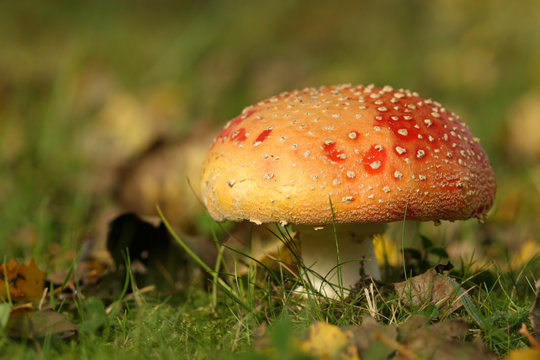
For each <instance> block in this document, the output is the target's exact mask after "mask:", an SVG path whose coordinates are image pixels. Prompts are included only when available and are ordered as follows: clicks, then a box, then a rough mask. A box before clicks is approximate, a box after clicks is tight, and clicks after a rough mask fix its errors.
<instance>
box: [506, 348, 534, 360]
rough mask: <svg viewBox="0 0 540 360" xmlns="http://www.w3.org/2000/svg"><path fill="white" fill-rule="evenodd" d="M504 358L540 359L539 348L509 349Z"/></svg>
mask: <svg viewBox="0 0 540 360" xmlns="http://www.w3.org/2000/svg"><path fill="white" fill-rule="evenodd" d="M506 360H540V350H539V349H532V348H531V349H520V350H514V351H511V352H510V353H509V354H508V357H507V358H506Z"/></svg>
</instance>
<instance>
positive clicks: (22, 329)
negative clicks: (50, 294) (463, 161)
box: [6, 304, 77, 339]
mask: <svg viewBox="0 0 540 360" xmlns="http://www.w3.org/2000/svg"><path fill="white" fill-rule="evenodd" d="M76 330H77V325H76V324H74V323H72V322H70V321H69V320H68V319H67V318H66V317H65V316H64V315H63V314H60V313H58V312H56V311H53V310H51V309H44V310H39V311H35V310H33V306H31V304H25V305H24V306H20V307H14V308H13V309H12V310H11V314H10V316H9V321H8V323H7V326H6V331H7V334H8V335H9V336H12V337H23V338H31V339H32V338H39V337H44V336H47V335H51V334H65V335H72V334H73V332H74V331H76Z"/></svg>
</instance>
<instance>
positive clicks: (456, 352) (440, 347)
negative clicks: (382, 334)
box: [395, 315, 497, 360]
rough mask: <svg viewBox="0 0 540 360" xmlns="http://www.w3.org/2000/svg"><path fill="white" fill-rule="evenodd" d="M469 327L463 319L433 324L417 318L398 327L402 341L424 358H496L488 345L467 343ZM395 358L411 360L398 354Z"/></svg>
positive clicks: (477, 342) (421, 317)
mask: <svg viewBox="0 0 540 360" xmlns="http://www.w3.org/2000/svg"><path fill="white" fill-rule="evenodd" d="M468 330H469V325H468V323H467V322H465V321H463V320H460V319H452V320H448V321H444V322H439V323H435V324H431V323H430V321H429V319H428V318H426V317H424V316H422V315H416V316H413V317H412V318H410V319H409V320H407V322H405V323H404V324H402V325H401V326H399V337H398V340H399V342H400V343H401V344H402V345H403V346H405V347H406V348H407V349H408V350H409V351H410V352H412V353H414V354H415V355H416V356H418V357H419V358H421V359H437V360H446V359H448V360H450V359H496V358H497V357H496V356H495V354H493V353H492V352H491V351H489V350H488V349H487V348H486V346H485V345H484V344H483V343H482V342H481V341H479V340H478V339H475V340H473V341H466V339H465V336H466V335H467V334H468ZM395 359H410V357H408V356H405V355H404V354H398V355H397V356H396V357H395Z"/></svg>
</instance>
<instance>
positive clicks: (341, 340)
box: [300, 322, 360, 360]
mask: <svg viewBox="0 0 540 360" xmlns="http://www.w3.org/2000/svg"><path fill="white" fill-rule="evenodd" d="M352 337H353V334H352V332H350V331H347V330H342V329H341V328H339V327H338V326H336V325H332V324H329V323H326V322H318V323H315V324H313V325H311V326H310V328H309V335H308V337H307V339H306V340H304V341H303V342H302V343H301V344H300V348H301V349H302V351H304V352H305V353H307V354H309V355H311V356H313V357H315V358H316V359H336V358H338V359H342V360H360V357H359V356H358V350H357V348H356V346H354V345H353V343H352Z"/></svg>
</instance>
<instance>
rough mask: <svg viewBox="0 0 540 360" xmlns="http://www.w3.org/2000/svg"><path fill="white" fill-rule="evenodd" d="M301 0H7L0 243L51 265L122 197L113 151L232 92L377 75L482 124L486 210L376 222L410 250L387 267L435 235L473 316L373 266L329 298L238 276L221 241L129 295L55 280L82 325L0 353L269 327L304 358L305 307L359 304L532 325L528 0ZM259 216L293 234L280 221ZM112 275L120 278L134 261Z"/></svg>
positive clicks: (489, 335) (291, 281)
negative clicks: (367, 275)
mask: <svg viewBox="0 0 540 360" xmlns="http://www.w3.org/2000/svg"><path fill="white" fill-rule="evenodd" d="M307 5H308V4H307V3H305V2H303V1H298V2H288V1H280V2H277V3H274V4H272V6H270V5H262V4H256V3H255V2H249V1H238V2H235V3H227V4H225V3H221V2H217V1H209V2H205V3H196V4H189V3H187V2H186V3H183V2H178V3H174V4H172V3H171V4H168V3H167V2H163V3H160V4H157V5H153V6H151V7H150V6H148V5H145V3H144V2H136V3H134V4H130V5H128V4H124V3H122V2H119V3H115V4H111V3H110V2H106V1H86V2H82V3H80V4H71V3H69V4H68V3H65V2H62V1H57V2H53V3H50V4H47V6H45V5H43V4H40V3H39V2H35V1H34V2H30V3H24V4H23V3H20V2H11V1H6V2H2V3H1V4H0V45H1V47H2V51H1V55H0V256H1V258H2V259H4V258H5V259H6V260H7V261H9V260H10V259H12V258H16V259H19V260H21V261H22V260H24V261H26V260H28V259H30V258H34V259H36V261H37V263H38V264H39V266H40V267H41V268H42V269H46V270H47V271H49V272H50V273H54V272H57V271H62V270H64V271H65V270H67V269H69V268H70V267H71V266H73V264H74V263H75V262H76V259H77V256H78V254H79V253H80V244H81V242H82V241H83V240H85V239H87V238H88V236H89V234H92V232H93V230H94V229H95V228H96V226H95V225H96V223H98V220H99V218H100V217H101V214H102V213H103V212H106V211H107V210H108V209H110V208H111V207H113V206H115V205H116V199H115V198H114V196H113V194H114V191H113V188H114V185H115V184H114V180H113V178H114V169H116V168H117V167H121V166H122V165H124V164H125V163H127V162H128V161H129V159H131V158H133V157H134V156H135V155H136V154H137V153H138V152H139V151H140V150H141V149H142V148H144V147H145V146H148V145H149V142H151V141H152V139H153V138H154V137H157V136H159V135H162V134H163V133H166V134H167V135H171V136H173V137H178V138H180V137H183V136H188V135H189V134H190V131H191V129H192V128H194V127H196V125H197V124H199V123H203V122H205V123H210V124H223V123H224V122H225V121H226V120H227V119H229V118H231V117H233V116H234V115H236V114H237V113H239V111H240V110H241V109H242V108H243V107H244V106H245V105H247V104H251V103H254V102H256V101H258V100H260V99H261V98H264V97H266V96H269V95H272V94H274V93H278V92H281V91H283V90H286V89H291V88H301V87H304V86H308V85H315V86H317V85H320V84H334V83H341V82H352V83H371V82H374V83H377V84H387V83H388V84H391V85H395V86H397V87H400V86H403V87H407V88H411V89H414V90H418V91H419V92H420V94H424V95H427V96H432V97H433V98H435V99H437V100H440V101H441V102H443V103H444V104H448V107H449V108H451V109H452V110H454V111H456V112H457V113H459V114H461V115H462V118H463V119H464V120H465V121H466V122H467V123H468V124H469V125H470V127H471V129H472V132H473V133H474V134H475V135H476V136H478V137H479V138H481V139H482V144H483V146H484V147H485V149H486V151H487V152H488V154H489V156H490V158H491V159H492V161H493V165H494V167H495V169H496V172H497V178H498V184H499V189H498V198H497V202H496V204H495V207H494V209H493V210H492V212H491V214H490V218H489V219H488V222H487V223H486V224H483V225H478V224H476V223H474V222H460V223H452V224H443V225H442V226H440V227H433V226H432V224H422V225H418V224H398V225H397V226H396V227H395V228H393V229H391V231H390V232H389V234H388V235H389V237H390V239H391V240H392V241H393V242H394V243H395V244H397V246H398V247H401V248H403V249H405V248H407V249H412V250H415V251H416V253H413V252H409V253H407V254H408V255H411V254H413V255H414V254H417V255H418V256H416V257H415V256H413V255H411V256H410V257H407V260H406V261H404V262H402V266H403V267H405V268H403V267H402V266H401V265H397V266H389V267H388V271H387V274H386V276H387V278H388V279H389V280H391V281H397V280H401V279H403V278H404V277H405V275H406V276H410V275H411V274H412V273H420V272H422V271H423V270H425V269H426V268H427V267H429V266H433V265H435V264H437V263H443V262H445V261H446V260H447V258H445V255H444V254H442V255H441V253H440V252H439V253H436V251H435V252H430V249H431V250H433V249H435V248H443V247H444V248H446V251H447V253H448V258H449V259H450V260H451V261H452V263H453V264H454V265H455V268H454V269H453V270H452V271H451V273H450V274H451V276H452V277H453V279H454V280H455V281H456V283H458V284H460V285H462V286H463V288H465V289H469V288H472V289H471V290H470V291H469V292H468V297H469V298H470V300H471V302H472V304H473V305H474V308H475V309H476V310H477V311H478V313H475V311H476V310H472V311H473V314H476V316H477V317H478V319H480V321H479V320H478V319H476V320H475V319H474V317H473V316H471V311H469V312H468V311H467V309H463V308H462V309H459V310H458V311H456V312H454V313H444V312H441V311H440V310H438V309H437V308H435V307H433V306H432V305H430V304H428V303H425V304H421V305H419V306H417V307H407V306H404V305H403V304H402V303H401V302H400V301H399V299H398V298H397V297H396V296H395V295H394V294H393V293H392V291H390V290H389V289H388V288H387V287H386V286H383V285H381V286H378V287H377V288H374V289H373V291H372V292H369V291H368V293H367V295H366V293H365V292H359V293H358V294H357V297H358V298H357V299H354V300H351V299H348V300H341V301H330V302H328V301H326V300H325V299H323V298H321V297H320V296H318V295H317V294H316V292H315V291H309V294H310V295H309V296H308V297H307V299H300V298H299V297H298V296H296V295H295V294H294V292H293V290H294V288H295V287H296V285H299V284H298V279H295V278H294V277H292V276H290V272H289V271H288V269H287V268H285V267H284V266H281V267H279V266H277V267H275V268H274V269H273V270H272V271H270V270H269V269H268V268H265V267H264V266H258V267H256V266H254V265H253V263H251V265H250V266H249V269H248V272H247V274H246V275H242V276H237V275H236V274H237V273H238V269H239V267H236V268H235V266H234V265H231V264H230V263H229V262H226V261H225V260H226V258H227V257H228V256H230V254H231V253H232V251H233V250H231V249H228V248H227V247H222V246H220V245H219V244H218V245H217V247H218V249H219V253H220V254H221V255H220V256H221V257H219V259H223V261H222V262H220V261H218V262H217V263H216V264H215V266H214V264H212V265H211V266H210V268H207V269H204V270H203V272H206V273H208V275H209V276H204V275H202V276H201V269H200V268H199V267H197V266H196V263H197V261H191V262H190V265H189V266H190V271H192V274H193V279H190V281H189V283H188V284H187V285H186V286H185V287H183V288H182V290H179V291H170V292H169V293H166V292H165V293H164V292H144V293H141V294H139V295H137V296H134V295H133V293H131V292H127V293H123V292H122V289H123V288H124V281H125V279H124V278H122V277H121V278H119V279H116V280H115V281H116V282H115V283H114V284H116V285H117V286H116V288H114V289H113V290H112V291H111V292H109V293H108V296H102V294H101V293H100V292H97V291H96V292H93V291H94V290H95V289H93V288H84V287H83V290H82V293H80V294H78V295H77V296H76V297H75V298H73V299H70V300H65V299H64V300H63V301H62V300H61V299H56V300H57V303H55V304H53V305H54V306H53V307H54V309H55V310H57V311H59V312H62V313H64V314H66V315H67V316H68V317H69V319H71V320H72V321H74V322H76V323H77V324H79V326H80V331H79V333H78V334H77V336H75V337H70V338H67V339H63V338H61V336H59V335H52V336H46V337H44V338H39V339H26V338H23V339H14V338H10V337H8V336H6V334H4V333H2V334H0V354H3V355H2V356H8V355H9V357H10V358H13V359H19V358H20V359H24V358H36V356H37V357H46V358H49V357H55V358H60V359H61V358H74V357H79V358H95V357H98V356H99V357H100V358H117V357H122V358H141V357H160V358H173V357H174V358H178V357H180V358H183V357H185V358H204V359H207V358H237V357H239V356H241V357H244V358H247V359H259V358H264V354H260V353H256V352H255V351H254V350H253V348H254V347H255V344H256V345H257V347H261V346H263V345H264V344H265V342H266V343H268V344H272V346H273V347H274V348H275V349H276V351H277V352H278V353H281V354H282V355H284V354H287V355H288V356H290V357H291V358H293V357H294V356H297V357H298V358H300V357H301V356H300V355H298V354H296V355H295V354H293V353H294V351H293V349H292V347H291V346H292V345H291V343H290V341H291V338H293V337H294V336H299V337H301V336H303V334H305V332H306V331H307V329H308V327H309V326H310V324H312V323H313V322H315V321H329V322H331V323H334V324H338V325H341V326H349V325H355V324H358V323H360V322H361V320H362V317H363V316H366V315H368V314H377V316H378V320H379V321H380V322H381V323H383V324H390V323H403V322H405V321H406V320H407V319H409V318H410V317H412V316H413V315H415V314H423V315H425V316H427V317H428V318H430V319H433V320H434V321H444V320H445V319H450V318H457V319H464V320H466V321H467V322H469V323H471V324H472V325H471V326H472V330H471V332H470V336H473V335H479V336H481V338H482V340H483V341H484V342H485V343H486V344H487V345H488V347H489V348H490V349H492V350H493V351H495V352H496V353H497V354H498V355H499V356H504V355H505V354H507V353H508V352H509V351H511V350H512V349H516V348H520V347H524V346H527V345H528V344H527V343H526V341H525V340H524V338H523V337H522V336H521V335H519V334H518V329H519V327H520V326H521V324H522V323H523V322H525V323H528V310H529V308H530V306H531V305H532V303H533V298H534V281H533V279H535V278H536V277H538V274H540V260H539V257H538V255H537V256H535V257H534V256H533V257H532V258H529V259H527V260H526V261H525V262H523V261H521V260H520V261H518V260H517V259H518V258H519V256H520V254H521V252H522V251H523V249H524V246H525V245H526V244H536V245H538V243H539V242H540V239H539V237H538V234H539V233H540V231H539V230H540V229H539V223H538V221H537V219H536V218H537V209H538V207H539V206H540V197H539V196H538V195H539V194H538V188H537V187H536V183H535V181H536V180H537V179H536V178H535V175H534V174H536V173H537V172H538V167H537V159H538V154H537V153H535V152H534V151H532V152H523V150H520V148H519V146H518V145H519V144H518V145H516V144H515V143H512V142H511V141H510V140H508V139H506V138H504V135H505V134H507V133H508V126H509V123H508V118H509V115H508V114H510V113H512V112H513V111H514V110H515V107H516V106H517V104H519V102H520V100H521V99H522V97H523V96H524V95H526V94H530V93H534V91H537V90H538V88H540V80H539V79H540V77H539V74H538V69H537V66H536V65H537V64H538V62H539V61H540V58H539V56H538V54H539V52H538V50H539V49H540V44H538V40H537V39H540V36H538V27H537V24H538V21H540V19H539V18H538V16H539V15H538V14H539V13H538V12H537V11H535V10H536V5H535V3H534V1H524V2H522V3H520V4H519V5H517V4H511V3H508V2H504V1H488V0H485V1H484V0H481V1H477V2H475V3H474V4H472V3H470V2H467V1H457V2H446V1H442V0H441V1H434V2H430V3H429V4H428V3H424V2H421V1H412V2H409V3H407V4H400V5H399V6H398V5H396V4H395V3H393V2H392V1H380V2H375V3H373V2H359V3H358V4H357V5H353V6H352V7H351V8H348V7H346V6H336V5H334V4H331V3H326V2H321V3H315V4H313V5H312V4H309V5H310V6H307ZM322 14H326V16H322ZM313 19H317V21H316V23H314V21H313ZM501 19H503V20H504V21H501ZM114 99H123V100H122V101H124V102H122V101H118V102H116V103H115V102H114V101H113V100H114ZM126 99H127V100H126ZM122 104H128V106H127V107H126V108H121V105H122ZM115 107H120V108H121V109H122V110H123V111H120V112H118V113H115V114H122V116H124V117H125V118H123V117H122V116H118V115H117V117H113V116H109V117H107V112H105V111H104V109H108V108H110V109H114V108H115ZM126 109H127V110H129V111H125V110H126ZM141 119H142V120H141ZM124 120H125V121H124ZM103 122H104V123H105V124H107V125H106V126H101V127H100V126H98V125H99V124H102V123H103ZM512 122H515V120H511V121H510V124H511V123H512ZM126 123H127V124H128V125H127V126H126V125H123V124H126ZM96 124H98V125H96ZM111 129H117V130H111ZM118 129H119V130H118ZM164 129H166V130H164ZM523 136H524V137H525V136H527V134H523ZM96 139H97V140H96ZM126 139H127V140H129V141H127V140H126ZM177 200H178V199H174V198H173V199H171V201H177ZM193 223H195V225H193V226H192V228H194V229H196V230H195V231H194V233H195V235H200V234H204V235H205V236H207V234H212V233H213V232H214V233H215V234H216V235H215V239H220V236H221V233H219V229H218V230H217V231H218V233H216V232H215V226H214V225H210V224H209V223H208V222H207V221H204V220H203V221H196V220H194V221H193ZM402 225H403V226H404V229H402ZM269 230H270V231H272V232H273V233H274V235H273V236H275V237H280V238H286V237H287V234H286V231H285V229H283V228H273V227H271V228H270V229H269ZM190 235H193V234H190ZM421 236H423V237H424V239H428V240H429V242H426V241H424V242H422V237H421ZM211 237H212V236H211V235H210V238H211ZM180 238H182V236H181V237H180ZM430 244H431V245H430ZM535 251H537V250H535ZM521 255H522V254H521ZM191 258H192V259H193V258H194V257H193V256H191ZM218 273H219V274H220V275H221V276H217V274H218ZM126 281H128V282H131V283H130V284H128V285H130V287H131V288H134V287H133V286H132V285H133V283H134V282H136V281H137V280H135V276H134V277H131V278H128V280H126ZM302 285H303V286H304V288H307V289H308V290H310V287H309V284H305V283H303V284H302ZM139 286H140V288H139V290H140V289H141V288H144V287H145V286H146V284H139ZM89 289H92V290H89ZM126 289H128V288H126ZM311 290H312V289H311ZM130 294H131V295H130ZM367 297H369V301H368V299H367ZM265 327H268V329H267V330H266V331H265V330H264V329H265ZM261 333H264V334H266V335H264V336H263V335H261ZM261 344H263V345H261ZM6 354H8V355H6ZM239 354H240V355H239Z"/></svg>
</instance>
